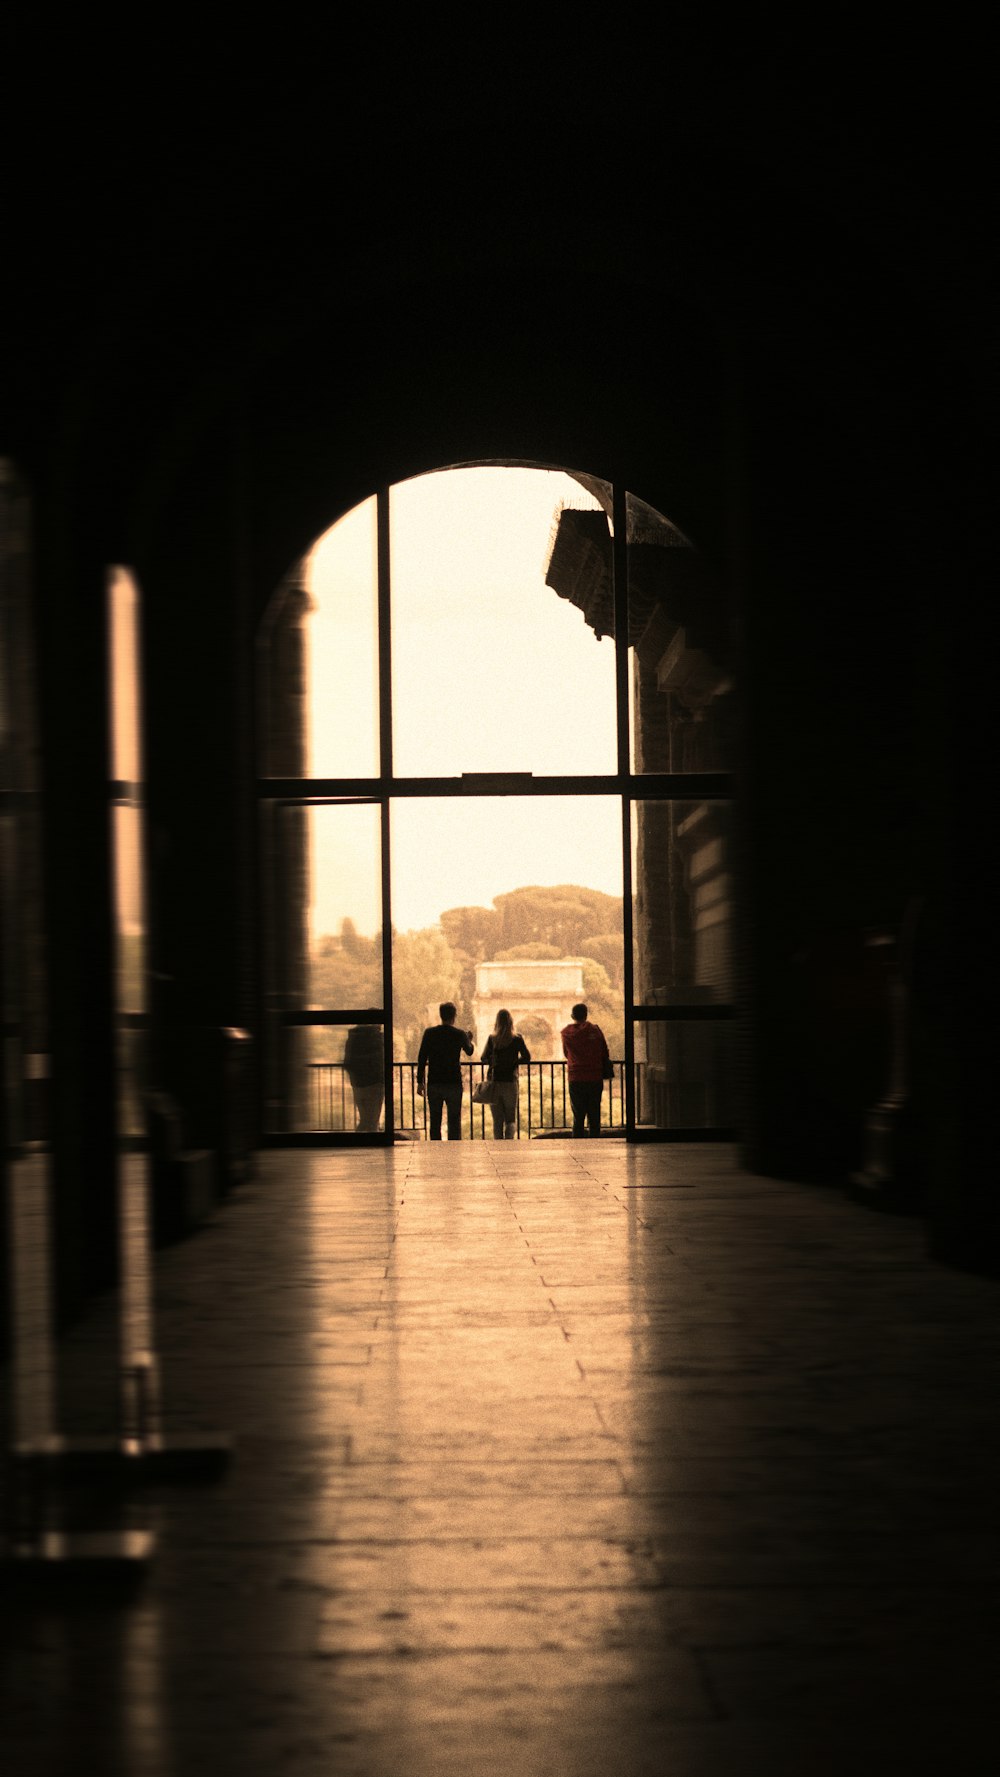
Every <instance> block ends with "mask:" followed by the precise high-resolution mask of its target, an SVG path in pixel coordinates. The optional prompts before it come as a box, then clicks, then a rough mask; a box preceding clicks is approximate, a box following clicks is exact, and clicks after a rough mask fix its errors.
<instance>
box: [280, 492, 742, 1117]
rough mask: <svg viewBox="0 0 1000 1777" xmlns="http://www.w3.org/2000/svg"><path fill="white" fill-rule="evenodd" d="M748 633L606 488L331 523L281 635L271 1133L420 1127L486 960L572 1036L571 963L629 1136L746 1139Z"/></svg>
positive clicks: (373, 508)
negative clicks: (734, 870)
mask: <svg viewBox="0 0 1000 1777" xmlns="http://www.w3.org/2000/svg"><path fill="white" fill-rule="evenodd" d="M729 627H730V626H729V621H728V609H727V601H726V599H725V597H724V594H723V589H721V588H720V587H719V586H718V584H717V583H716V582H715V580H714V579H713V577H712V575H711V574H710V572H709V571H708V569H707V567H706V564H705V563H704V561H703V560H702V558H701V557H700V556H699V555H698V553H697V551H695V550H694V549H693V548H692V547H691V545H690V544H689V543H688V541H687V539H686V538H684V537H683V536H682V535H681V534H680V533H679V532H678V531H677V530H676V529H675V528H674V527H673V526H672V525H671V524H670V523H669V521H668V520H667V519H665V518H663V517H662V516H661V515H660V514H659V513H657V512H655V511H654V510H653V509H652V508H651V507H650V506H648V505H647V504H645V503H644V502H642V501H641V500H638V499H636V498H634V497H633V496H632V495H631V494H626V493H625V492H623V491H616V490H614V489H612V487H611V485H610V484H609V483H607V482H604V481H601V480H600V479H598V478H596V477H592V476H589V475H583V474H570V473H569V472H565V471H561V470H553V469H541V468H536V467H531V466H526V465H509V464H503V465H501V464H472V465H465V466H461V467H456V468H450V469H446V470H441V471H438V472H435V473H434V474H429V475H425V476H420V477H417V478H415V479H412V480H409V481H405V482H401V483H398V484H396V485H395V486H392V487H389V488H386V489H383V490H382V491H381V492H380V493H378V494H377V495H373V496H372V497H371V498H370V499H368V500H366V501H364V502H363V503H362V504H361V505H359V506H357V507H355V508H353V509H352V510H351V511H350V512H348V513H346V514H345V515H344V516H343V517H342V518H340V519H339V520H338V521H337V522H336V523H334V524H333V525H332V526H331V527H330V529H329V530H328V531H327V532H325V533H324V535H323V536H322V537H320V538H319V539H318V540H317V542H316V543H315V545H314V546H313V547H312V549H311V550H310V551H309V552H308V553H307V554H306V555H305V557H304V558H303V559H302V560H301V561H300V562H299V563H297V564H296V566H295V568H294V569H293V570H292V572H291V573H290V574H289V575H288V576H287V577H286V580H285V582H284V583H283V585H282V586H281V587H279V589H278V590H277V592H276V594H275V596H274V599H273V600H272V602H271V605H270V607H269V610H268V612H267V614H266V617H265V621H264V624H263V626H262V631H261V637H260V686H261V716H262V720H261V733H262V752H263V757H262V761H261V766H262V773H261V782H260V794H261V812H262V823H263V852H262V855H263V857H264V860H265V866H266V890H267V894H266V899H267V908H268V919H267V943H268V956H267V970H266V976H267V981H268V1018H267V1045H266V1047H267V1078H268V1108H267V1125H268V1127H269V1129H270V1131H271V1133H272V1134H274V1135H276V1136H280V1137H281V1138H282V1139H287V1138H288V1137H289V1136H301V1137H304V1138H305V1137H308V1138H315V1139H327V1138H329V1139H333V1138H338V1139H342V1138H344V1137H351V1136H353V1137H355V1138H357V1137H358V1136H359V1135H360V1136H363V1137H364V1138H366V1139H379V1138H382V1139H391V1138H392V1137H393V1136H394V1135H402V1134H404V1133H407V1132H409V1133H411V1134H412V1133H415V1134H417V1135H419V1134H420V1133H421V1132H422V1120H421V1116H420V1114H419V1107H418V1106H417V1104H416V1099H415V1095H414V1091H413V1064H414V1062H415V1059H416V1050H417V1046H418V1044H419V1040H420V1033H421V1031H422V1029H423V1028H424V1027H425V1026H426V1025H427V1024H430V1023H434V1022H436V1020H437V1007H438V1004H439V1003H440V1002H441V1001H444V1000H452V1001H454V1003H455V1004H456V1005H457V1006H458V1009H459V1015H458V1022H459V1023H460V1024H463V1025H465V1026H466V1027H467V1028H470V1029H473V1031H474V1034H475V1037H476V1040H477V1044H479V1043H481V1042H482V1041H483V1040H484V1035H485V1032H484V1030H481V1029H480V1028H479V1025H480V1024H481V1023H482V1018H483V1017H485V1013H483V1014H482V1016H479V1015H477V1011H476V1007H477V1003H480V1004H481V1005H482V1006H485V1005H486V1003H487V1002H486V999H485V998H483V996H482V995H479V1000H478V1002H477V986H476V971H477V969H481V968H482V967H483V966H484V965H489V967H490V969H491V970H492V971H493V974H492V976H491V982H493V983H494V985H495V984H496V983H501V984H502V982H503V981H504V980H509V982H510V994H511V997H512V998H517V997H518V995H520V996H521V997H522V999H523V1002H524V1005H525V1006H526V1007H530V1008H531V1009H532V1012H533V1015H534V1016H536V1017H540V1018H541V1025H540V1027H539V1028H542V1027H543V1026H544V1027H545V1028H547V1029H549V1030H550V1031H553V1030H555V1032H556V1033H557V1031H558V1028H559V1023H560V1021H561V1020H562V1019H563V1018H564V1017H565V1011H564V1008H563V1000H564V999H565V994H564V993H563V992H562V986H559V987H558V988H556V987H555V986H553V987H552V990H551V992H550V991H549V988H548V986H547V985H546V984H547V982H548V980H549V978H550V977H551V980H552V982H555V980H556V977H557V976H558V975H559V969H560V968H561V969H562V972H563V973H564V974H565V973H566V971H567V968H569V969H570V971H571V972H573V971H575V973H574V976H573V978H574V982H575V983H576V987H575V988H574V990H573V995H574V997H580V995H582V996H583V997H584V998H585V999H586V1002H587V1004H588V1005H589V1006H590V1007H591V1016H592V1018H594V1019H595V1020H596V1021H598V1022H601V1024H602V1028H606V1032H607V1034H608V1037H609V1041H611V1043H612V1048H613V1050H614V1054H615V1060H616V1062H617V1064H618V1071H617V1073H616V1082H617V1084H612V1086H611V1087H610V1088H609V1101H610V1102H609V1108H610V1110H611V1115H612V1121H613V1122H616V1123H617V1124H619V1125H620V1126H621V1127H622V1128H623V1129H625V1130H626V1132H627V1133H628V1134H629V1135H630V1136H632V1137H641V1136H643V1135H647V1136H648V1135H653V1134H660V1135H663V1134H668V1135H672V1136H674V1137H675V1138H676V1137H678V1136H681V1135H687V1136H690V1135H691V1134H692V1133H695V1132H696V1133H698V1134H704V1135H727V1136H731V1134H732V1124H733V1111H732V1036H733V1027H732V1024H731V1022H729V1020H730V1019H731V1013H732V1002H733V982H732V964H731V958H730V950H729V942H730V936H729V935H730V924H731V904H732V892H731V880H730V877H731V867H730V860H729V849H728V819H727V817H728V808H729V798H730V796H731V780H730V776H729V774H730V772H731V771H732V769H733V766H734V759H733V738H732V736H733V725H732V701H733V698H732V690H733V680H732V660H731V639H730V633H729ZM557 965H558V966H557ZM505 970H506V971H507V973H506V975H505V973H504V971H505ZM568 978H569V977H568V975H567V980H568ZM497 991H498V992H499V991H500V988H499V987H498V988H497ZM525 996H526V997H525ZM546 996H548V997H546ZM491 1003H492V1002H491ZM359 1032H360V1033H364V1034H363V1035H359V1034H358V1033H359ZM352 1033H353V1034H352ZM380 1046H381V1047H380ZM547 1048H548V1052H547V1053H546V1054H545V1055H544V1056H539V1057H538V1058H537V1059H538V1063H539V1064H541V1063H542V1062H543V1061H544V1062H545V1063H546V1064H549V1065H550V1067H551V1066H552V1065H558V1066H561V1045H560V1044H559V1042H558V1035H557V1034H556V1035H554V1036H553V1037H551V1038H550V1040H549V1042H548V1044H547ZM362 1049H363V1050H364V1051H365V1053H366V1055H367V1057H368V1060H367V1062H366V1064H365V1065H364V1066H363V1067H359V1065H358V1062H357V1056H358V1054H359V1053H361V1051H362ZM379 1054H380V1055H381V1072H380V1074H379V1077H378V1079H376V1078H375V1076H376V1074H378V1069H377V1066H376V1062H377V1060H378V1056H379ZM477 1054H478V1048H477ZM533 1065H534V1057H533ZM362 1074H367V1075H369V1076H372V1077H371V1078H370V1079H369V1080H368V1081H367V1084H368V1086H372V1087H374V1086H375V1085H377V1084H378V1083H379V1082H381V1084H382V1086H383V1096H382V1102H381V1103H380V1105H379V1107H378V1110H377V1116H376V1114H375V1112H374V1111H373V1106H374V1103H375V1099H376V1098H377V1096H378V1094H377V1092H375V1091H374V1090H371V1091H368V1092H367V1093H365V1092H363V1091H362V1092H360V1093H359V1090H358V1088H359V1087H364V1086H365V1084H366V1082H365V1080H363V1079H362ZM390 1080H391V1083H392V1090H391V1091H390V1090H388V1089H387V1087H388V1083H389V1082H390ZM470 1082H471V1075H470ZM525 1084H527V1086H528V1087H529V1088H530V1085H531V1076H530V1070H529V1075H528V1080H527V1082H522V1094H523V1092H524V1086H525ZM469 1097H470V1100H471V1095H469ZM362 1100H364V1108H362ZM550 1103H551V1094H550ZM534 1108H535V1109H537V1106H536V1107H534ZM467 1110H468V1120H469V1128H468V1130H467V1133H472V1134H476V1133H477V1128H476V1121H475V1116H476V1114H475V1113H473V1112H472V1111H471V1108H469V1107H467ZM532 1114H533V1111H532V1107H528V1106H526V1105H525V1104H524V1103H523V1102H522V1114H521V1126H522V1134H524V1133H528V1132H530V1133H534V1132H535V1130H534V1127H533V1125H532ZM526 1116H527V1121H528V1130H527V1131H526V1130H525V1127H524V1125H525V1119H526ZM373 1117H375V1121H374V1123H373Z"/></svg>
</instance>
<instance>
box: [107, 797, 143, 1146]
mask: <svg viewBox="0 0 1000 1777" xmlns="http://www.w3.org/2000/svg"><path fill="white" fill-rule="evenodd" d="M111 816H112V832H113V835H114V872H115V948H114V959H115V961H114V966H115V1017H116V1025H117V1033H116V1051H117V1069H118V1133H119V1135H120V1136H122V1137H127V1138H128V1139H129V1140H136V1139H139V1138H141V1137H142V1136H143V1135H144V1134H145V1130H146V1117H145V1110H144V1106H143V1098H142V1095H143V1092H144V1091H145V1090H146V1084H147V1083H146V1077H145V1046H146V1027H147V1016H146V1015H147V1013H148V1010H149V1006H148V972H147V966H146V963H147V958H146V947H147V931H146V917H145V907H146V897H145V878H144V868H143V850H142V847H143V824H144V819H145V816H144V811H143V810H142V809H141V808H137V807H135V806H134V805H131V804H128V803H124V802H117V803H115V804H114V805H113V807H112V811H111Z"/></svg>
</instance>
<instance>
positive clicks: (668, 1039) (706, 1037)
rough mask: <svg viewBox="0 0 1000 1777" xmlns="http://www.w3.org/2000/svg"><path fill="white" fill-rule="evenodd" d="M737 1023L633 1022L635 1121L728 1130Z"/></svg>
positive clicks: (658, 1126)
mask: <svg viewBox="0 0 1000 1777" xmlns="http://www.w3.org/2000/svg"><path fill="white" fill-rule="evenodd" d="M735 1042H736V1026H735V1025H734V1024H731V1023H728V1022H727V1021H725V1020H718V1019H713V1020H712V1021H711V1022H706V1023H701V1022H688V1021H687V1020H683V1021H678V1022H676V1023H675V1022H673V1021H671V1022H667V1023H660V1022H659V1021H657V1022H656V1023H653V1022H651V1021H650V1022H637V1023H636V1026H635V1120H636V1124H637V1126H638V1127H640V1128H641V1127H644V1126H645V1127H646V1128H653V1129H731V1128H733V1127H734V1126H735V1123H736V1110H735V1096H736V1090H735V1067H734V1062H735Z"/></svg>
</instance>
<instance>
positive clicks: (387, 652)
mask: <svg viewBox="0 0 1000 1777" xmlns="http://www.w3.org/2000/svg"><path fill="white" fill-rule="evenodd" d="M376 525H377V561H378V692H379V702H378V730H379V775H380V778H381V783H380V785H379V788H380V791H381V795H380V801H381V807H382V817H381V822H382V824H381V838H382V1004H383V1005H384V1007H385V1013H386V1016H385V1022H384V1024H383V1026H382V1038H383V1042H384V1045H385V1048H384V1054H383V1062H382V1067H383V1073H384V1076H385V1080H386V1084H387V1087H388V1090H387V1092H386V1095H385V1133H386V1138H387V1139H388V1140H389V1141H393V1140H394V1139H395V1133H396V1098H395V1093H394V1091H393V1073H392V1058H393V1029H392V1024H393V1005H392V908H391V905H390V901H391V895H390V879H389V871H390V864H391V858H390V836H389V798H388V795H387V794H386V786H387V785H389V784H391V782H392V621H391V618H392V579H391V549H390V537H389V489H388V487H381V488H379V491H378V505H377V516H376Z"/></svg>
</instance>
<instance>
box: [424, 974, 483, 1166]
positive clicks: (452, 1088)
mask: <svg viewBox="0 0 1000 1777" xmlns="http://www.w3.org/2000/svg"><path fill="white" fill-rule="evenodd" d="M438 1011H439V1012H440V1014H441V1022H440V1024H431V1025H428V1027H427V1029H426V1030H425V1031H424V1034H423V1036H422V1037H421V1039H420V1050H419V1053H418V1055H417V1091H418V1092H419V1093H420V1096H421V1098H422V1097H423V1096H424V1076H425V1074H426V1077H427V1104H428V1107H429V1109H430V1113H431V1141H440V1140H441V1112H442V1110H443V1108H444V1106H445V1105H447V1107H448V1140H449V1141H461V1139H462V1059H461V1058H462V1056H463V1054H464V1055H471V1054H472V1052H473V1049H474V1047H475V1045H474V1043H473V1041H472V1032H471V1030H458V1029H456V1026H455V1017H456V1013H457V1007H455V1006H453V1005H452V1003H451V1000H445V1001H444V1003H443V1005H440V1006H439V1007H438Z"/></svg>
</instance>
